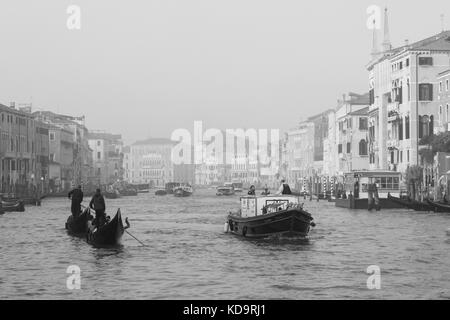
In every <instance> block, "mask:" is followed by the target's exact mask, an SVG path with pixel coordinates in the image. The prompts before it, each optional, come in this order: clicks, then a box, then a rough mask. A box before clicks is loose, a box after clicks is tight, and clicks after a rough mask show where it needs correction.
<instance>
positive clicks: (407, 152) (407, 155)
mask: <svg viewBox="0 0 450 320" xmlns="http://www.w3.org/2000/svg"><path fill="white" fill-rule="evenodd" d="M406 161H407V162H409V150H406Z"/></svg>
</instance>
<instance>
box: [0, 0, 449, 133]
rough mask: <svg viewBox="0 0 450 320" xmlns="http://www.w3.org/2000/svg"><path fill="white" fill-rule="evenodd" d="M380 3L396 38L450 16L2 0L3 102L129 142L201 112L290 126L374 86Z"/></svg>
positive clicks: (301, 7) (220, 123)
mask: <svg viewBox="0 0 450 320" xmlns="http://www.w3.org/2000/svg"><path fill="white" fill-rule="evenodd" d="M71 4H74V5H78V6H80V8H81V30H68V29H67V27H66V21H67V18H68V16H69V15H68V14H67V13H66V10H67V7H68V6H69V5H71ZM372 4H375V5H379V6H381V7H383V8H384V6H385V5H387V6H388V9H389V18H390V31H391V41H392V43H393V45H394V46H399V45H403V43H404V40H405V39H409V40H410V42H412V41H416V40H420V39H421V38H424V37H427V36H430V35H433V34H435V33H438V32H439V31H440V30H441V19H440V15H441V14H442V13H444V14H445V15H446V16H445V27H446V29H449V26H450V1H448V0H428V1H426V2H420V1H419V2H417V1H406V0H395V1H383V2H378V1H364V0H363V1H361V0H352V1H349V0H345V1H343V0H342V1H331V0H330V1H300V0H295V1H294V0H176V1H175V0H160V1H154V0H145V1H122V0H121V1H103V0H95V1H92V0H89V1H88V0H72V1H64V0H52V1H50V0H40V1H22V0H0V103H3V104H6V105H9V102H10V101H16V103H28V102H30V101H31V102H32V103H33V107H34V109H35V110H36V109H48V110H51V111H56V112H60V113H65V114H71V115H76V116H78V115H85V116H86V118H87V119H86V125H87V126H88V128H89V129H98V130H106V131H109V132H114V133H122V134H123V136H124V138H125V140H126V142H133V141H135V140H137V139H142V138H146V137H149V136H152V137H164V136H170V134H171V132H172V131H173V130H174V129H176V128H187V129H189V130H191V131H192V127H193V121H194V120H203V122H204V125H205V126H206V127H208V128H211V127H217V128H220V129H225V128H250V127H254V128H281V129H282V130H284V129H288V128H290V127H293V126H294V125H295V124H296V123H297V122H298V121H299V119H301V118H302V117H306V116H310V115H313V114H315V113H318V112H320V111H322V110H325V109H328V108H334V107H335V105H336V100H337V99H338V98H339V97H341V96H342V94H343V93H345V92H349V91H353V92H364V91H367V87H368V85H367V71H366V68H365V66H366V64H367V63H368V61H369V54H370V50H371V42H372V39H371V38H372V31H371V30H368V29H367V27H366V21H367V17H368V15H367V13H366V9H367V7H368V6H369V5H372ZM380 39H381V35H380Z"/></svg>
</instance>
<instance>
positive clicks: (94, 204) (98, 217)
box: [89, 189, 106, 227]
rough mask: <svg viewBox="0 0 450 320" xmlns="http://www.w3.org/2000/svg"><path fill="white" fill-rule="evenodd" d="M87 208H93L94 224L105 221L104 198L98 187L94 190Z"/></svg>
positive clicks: (100, 223) (98, 225) (99, 224)
mask: <svg viewBox="0 0 450 320" xmlns="http://www.w3.org/2000/svg"><path fill="white" fill-rule="evenodd" d="M89 208H91V209H94V210H95V225H96V226H97V227H100V226H102V225H103V224H104V223H105V210H106V205H105V198H103V195H102V192H101V191H100V189H97V190H96V191H95V194H94V196H93V197H92V199H91V202H90V203H89Z"/></svg>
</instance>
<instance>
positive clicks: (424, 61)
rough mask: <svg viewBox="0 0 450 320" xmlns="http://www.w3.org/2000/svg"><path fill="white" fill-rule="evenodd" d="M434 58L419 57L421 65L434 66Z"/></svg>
mask: <svg viewBox="0 0 450 320" xmlns="http://www.w3.org/2000/svg"><path fill="white" fill-rule="evenodd" d="M432 65H433V58H432V57H419V66H432Z"/></svg>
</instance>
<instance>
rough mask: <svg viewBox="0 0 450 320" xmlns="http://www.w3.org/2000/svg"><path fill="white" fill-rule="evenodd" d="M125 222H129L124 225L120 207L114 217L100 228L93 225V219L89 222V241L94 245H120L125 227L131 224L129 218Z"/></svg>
mask: <svg viewBox="0 0 450 320" xmlns="http://www.w3.org/2000/svg"><path fill="white" fill-rule="evenodd" d="M125 222H126V224H127V226H126V227H124V226H123V222H122V215H121V213H120V209H118V210H117V213H116V215H115V216H114V218H112V219H111V220H110V221H108V222H106V223H105V224H104V225H103V226H101V227H100V228H98V229H97V228H96V227H95V226H94V225H92V222H91V221H90V222H88V233H87V242H88V243H90V244H92V245H94V246H115V245H118V244H119V243H120V239H121V238H122V235H123V233H124V231H125V229H127V228H128V227H129V226H130V224H129V223H128V219H125Z"/></svg>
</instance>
